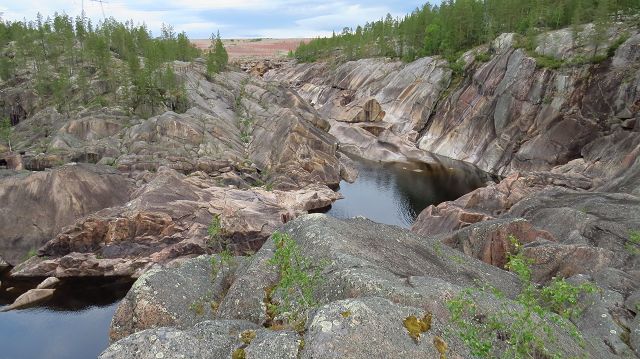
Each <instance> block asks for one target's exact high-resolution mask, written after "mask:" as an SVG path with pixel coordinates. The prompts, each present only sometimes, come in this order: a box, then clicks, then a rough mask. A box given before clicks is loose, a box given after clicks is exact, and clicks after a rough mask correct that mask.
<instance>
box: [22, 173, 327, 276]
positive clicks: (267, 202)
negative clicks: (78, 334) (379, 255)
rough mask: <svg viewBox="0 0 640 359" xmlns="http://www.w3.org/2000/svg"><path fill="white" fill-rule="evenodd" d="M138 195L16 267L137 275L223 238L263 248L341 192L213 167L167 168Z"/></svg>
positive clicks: (47, 272)
mask: <svg viewBox="0 0 640 359" xmlns="http://www.w3.org/2000/svg"><path fill="white" fill-rule="evenodd" d="M131 198H132V200H131V201H129V202H127V203H126V204H125V205H122V206H117V207H111V208H107V209H104V210H101V211H98V212H95V213H93V214H91V215H89V216H86V217H84V218H82V219H80V220H78V221H77V222H76V223H75V224H73V225H70V226H68V227H66V228H65V229H64V230H63V231H62V232H61V233H60V234H58V235H57V236H55V237H54V238H53V239H51V240H50V241H49V242H47V243H46V244H45V245H44V246H43V247H42V248H40V250H39V251H38V254H39V256H40V257H39V258H33V259H31V260H29V261H27V262H24V263H22V264H21V265H20V266H17V267H16V268H14V269H13V271H12V275H14V276H56V277H73V276H105V275H106V276H133V277H137V276H139V275H140V274H142V273H143V272H144V270H146V269H147V268H148V267H149V266H150V265H151V264H152V263H166V262H168V261H170V260H172V259H175V258H178V257H183V256H192V255H201V254H205V253H207V252H210V251H212V250H215V251H219V250H220V248H221V245H222V243H226V244H227V245H228V246H229V248H230V249H233V250H234V251H236V252H238V253H241V252H249V251H255V250H257V249H258V248H260V246H261V245H262V243H263V242H264V241H265V239H266V238H267V237H268V236H269V235H271V233H272V232H273V231H274V230H275V229H277V228H278V227H280V226H281V225H282V224H283V223H285V222H287V221H289V220H291V219H292V218H295V217H296V216H298V215H300V214H303V213H306V212H307V211H310V210H313V209H316V208H324V207H327V206H329V205H330V204H331V203H332V202H333V201H335V200H336V199H338V198H339V194H337V193H336V192H334V191H332V190H331V189H329V188H328V187H326V186H322V185H309V186H308V187H306V188H303V189H299V190H295V191H286V192H285V191H278V190H274V191H267V190H265V189H259V188H255V189H251V190H240V189H232V188H227V187H219V186H218V183H217V182H216V180H215V179H214V178H212V177H210V176H207V175H205V174H200V175H191V176H185V175H182V174H180V173H178V172H176V171H175V170H172V169H169V168H161V169H160V171H159V172H158V173H157V174H155V175H154V176H153V178H152V180H151V181H150V182H149V183H147V184H146V185H143V186H142V187H140V188H138V189H137V190H136V191H135V192H134V193H132V195H131ZM214 215H215V216H218V218H219V219H220V224H219V227H220V231H221V233H220V238H218V239H216V240H215V241H212V240H211V239H210V238H209V234H208V233H207V232H208V231H207V230H208V227H209V226H210V225H211V222H212V218H213V217H214ZM214 242H215V243H214Z"/></svg>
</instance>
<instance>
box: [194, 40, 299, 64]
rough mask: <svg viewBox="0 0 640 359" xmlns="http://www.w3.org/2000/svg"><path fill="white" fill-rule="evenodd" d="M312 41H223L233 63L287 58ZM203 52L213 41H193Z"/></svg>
mask: <svg viewBox="0 0 640 359" xmlns="http://www.w3.org/2000/svg"><path fill="white" fill-rule="evenodd" d="M309 41H311V39H303V38H291V39H227V40H223V43H224V46H225V48H226V49H227V52H228V53H229V59H230V60H231V61H233V60H236V59H243V58H277V57H286V56H287V54H288V53H289V51H294V50H295V49H297V48H298V46H299V45H300V43H301V42H304V43H308V42H309ZM192 43H193V44H194V45H195V46H196V47H197V48H199V49H201V50H206V49H208V48H209V46H210V45H211V40H209V39H206V40H192Z"/></svg>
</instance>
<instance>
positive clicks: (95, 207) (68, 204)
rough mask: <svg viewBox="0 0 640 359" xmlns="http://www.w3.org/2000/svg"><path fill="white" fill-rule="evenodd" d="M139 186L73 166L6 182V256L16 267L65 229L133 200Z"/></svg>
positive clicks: (0, 187) (2, 212)
mask: <svg viewBox="0 0 640 359" xmlns="http://www.w3.org/2000/svg"><path fill="white" fill-rule="evenodd" d="M132 190H133V183H132V181H130V180H129V179H127V178H126V177H125V176H122V175H120V174H119V173H118V172H117V171H115V170H114V169H112V168H110V167H107V166H91V165H85V164H77V165H67V166H62V167H58V168H56V169H54V170H52V171H47V172H37V173H33V174H30V175H25V174H18V175H16V176H11V177H6V178H2V179H0V202H1V203H2V206H1V207H0V227H1V228H2V236H1V240H0V252H1V253H2V256H3V257H4V258H5V260H7V261H8V262H9V263H10V264H13V265H16V264H18V263H20V261H21V260H23V259H24V258H25V256H26V255H27V252H29V251H30V250H31V251H33V250H36V249H37V248H39V247H40V246H42V245H44V244H45V243H46V242H47V241H49V240H50V239H52V238H53V237H55V235H56V234H57V233H59V232H60V231H61V230H62V229H63V228H64V227H65V226H67V225H70V224H72V223H74V222H75V221H76V220H78V219H80V218H82V217H84V216H86V215H88V214H90V213H93V212H96V211H99V210H101V209H104V208H108V207H112V206H118V205H121V204H123V203H125V202H127V201H128V200H129V196H130V193H131V192H132Z"/></svg>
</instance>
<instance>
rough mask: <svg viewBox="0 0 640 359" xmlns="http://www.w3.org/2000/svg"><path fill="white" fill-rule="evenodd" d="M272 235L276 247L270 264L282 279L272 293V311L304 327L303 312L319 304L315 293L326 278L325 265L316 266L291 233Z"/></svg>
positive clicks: (292, 324)
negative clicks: (323, 275)
mask: <svg viewBox="0 0 640 359" xmlns="http://www.w3.org/2000/svg"><path fill="white" fill-rule="evenodd" d="M272 238H273V241H274V242H275V246H276V250H275V252H274V255H273V258H271V259H270V260H269V264H272V265H274V266H276V268H277V269H278V273H279V281H278V283H277V284H276V285H275V287H274V288H273V289H272V290H270V291H269V293H268V296H269V297H270V300H271V303H270V306H271V307H270V308H268V310H269V311H270V312H271V313H272V314H273V315H274V316H278V315H282V316H284V317H285V318H286V320H287V321H288V323H289V325H291V326H292V327H293V328H296V329H300V328H301V327H303V326H304V320H305V319H306V318H305V317H304V316H303V315H304V314H306V311H307V310H308V309H310V308H313V307H316V306H317V305H318V302H317V301H316V300H315V297H314V292H315V290H316V289H317V287H318V285H319V284H320V282H321V280H322V276H321V271H322V268H323V267H324V265H322V264H320V265H313V264H312V263H311V262H310V261H309V259H307V258H306V257H304V256H303V255H302V254H301V253H300V249H299V248H298V245H297V244H296V242H295V241H294V240H293V239H292V238H291V236H290V235H288V234H286V233H281V232H275V233H274V234H273V236H272ZM276 298H277V300H278V301H279V302H278V303H277V304H276V303H273V302H274V301H275V300H276Z"/></svg>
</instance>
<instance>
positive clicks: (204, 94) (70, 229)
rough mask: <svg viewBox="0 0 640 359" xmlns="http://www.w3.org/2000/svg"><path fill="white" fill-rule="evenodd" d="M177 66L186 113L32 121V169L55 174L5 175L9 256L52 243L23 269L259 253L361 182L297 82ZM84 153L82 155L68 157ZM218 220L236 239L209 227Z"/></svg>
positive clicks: (135, 265)
mask: <svg viewBox="0 0 640 359" xmlns="http://www.w3.org/2000/svg"><path fill="white" fill-rule="evenodd" d="M174 70H175V71H176V73H177V74H178V76H179V77H180V78H181V79H182V80H183V81H184V82H185V87H186V88H188V89H189V91H187V97H188V102H189V109H188V110H187V111H186V112H185V113H175V112H172V111H166V112H164V113H161V114H159V115H156V116H153V117H150V118H140V117H138V116H137V115H135V114H130V113H126V112H124V111H123V110H122V109H120V108H118V107H104V108H96V107H93V108H90V109H83V108H78V109H74V110H73V111H72V112H70V113H68V114H65V115H64V116H63V115H61V114H60V113H58V112H57V111H56V110H55V109H53V108H41V105H38V104H36V105H34V106H33V108H32V109H30V110H29V111H28V115H26V116H25V117H24V118H21V120H20V122H19V123H18V125H17V126H15V127H14V133H15V136H16V139H17V140H16V144H15V146H16V147H19V148H21V152H22V153H23V155H21V156H18V158H19V161H21V166H22V167H24V169H26V170H31V171H43V170H45V169H48V168H53V170H51V171H45V172H38V173H32V174H28V172H26V171H22V172H20V171H13V172H11V173H10V174H9V175H7V176H4V174H3V177H2V179H0V199H1V201H2V203H3V206H2V209H1V210H0V212H2V213H3V215H2V219H0V225H2V227H3V235H2V236H1V237H0V251H1V252H2V254H3V257H4V258H5V259H6V260H7V261H9V263H11V264H13V265H18V264H20V262H21V261H23V260H24V259H25V258H26V254H27V253H28V252H29V251H31V252H33V251H35V250H37V253H38V256H36V257H32V258H29V259H28V260H27V261H26V262H24V263H21V265H18V266H17V267H16V268H14V270H13V272H12V275H13V276H27V277H40V276H45V277H46V276H56V277H82V276H133V277H137V276H139V275H141V274H142V273H143V272H144V271H145V270H147V269H148V268H150V267H151V266H152V265H153V264H154V263H167V262H169V261H171V260H174V259H177V258H181V257H193V256H197V255H201V254H205V253H211V252H215V251H219V250H220V249H221V248H222V244H224V246H229V248H230V249H231V250H234V251H236V252H237V253H243V252H248V251H256V250H257V249H258V248H260V245H261V244H262V242H263V241H264V240H265V239H266V238H267V237H269V235H271V233H272V232H273V231H274V230H275V229H276V228H278V227H280V226H281V225H282V224H284V223H286V222H287V221H290V220H291V219H293V218H295V217H296V216H298V215H300V214H303V213H306V212H307V211H310V210H315V209H319V208H325V207H327V206H329V205H330V204H331V203H332V202H333V201H335V200H336V199H338V198H340V195H339V194H337V193H336V192H334V191H333V190H331V189H330V187H335V186H337V185H338V183H339V182H340V181H341V179H342V176H345V177H347V178H348V179H350V180H353V179H354V178H355V173H354V171H353V169H352V167H351V166H349V165H348V162H346V161H345V160H340V159H339V157H340V154H338V152H337V141H336V140H335V138H334V137H333V136H332V135H330V134H329V133H327V130H328V129H329V125H328V123H327V121H326V120H324V119H322V118H321V117H320V116H319V114H318V113H317V111H316V110H315V109H313V107H311V106H309V105H308V104H307V103H306V102H305V101H304V100H303V99H302V98H300V97H299V96H298V95H297V94H296V93H295V92H294V91H292V90H290V89H287V88H285V87H284V86H278V85H275V84H271V83H267V82H265V81H262V80H261V79H256V78H253V77H251V76H249V75H247V74H244V73H240V72H232V71H230V72H224V73H221V74H219V75H217V76H214V77H213V78H209V77H207V76H205V71H204V65H203V64H202V63H199V62H197V61H196V62H195V63H193V64H186V63H181V62H176V63H174ZM39 106H40V107H39ZM367 108H369V107H367ZM42 149H45V150H44V151H43V150H42ZM40 151H42V152H40ZM4 157H6V156H3V158H4ZM5 161H6V160H5ZM72 161H75V162H78V163H82V164H78V165H76V166H70V165H67V166H62V167H60V165H62V164H65V163H69V162H72ZM17 168H18V167H16V169H17ZM27 174H28V175H27ZM213 218H218V219H219V221H220V227H221V229H222V230H223V233H222V234H221V236H220V237H221V238H219V240H217V241H218V242H223V243H222V244H221V243H211V242H212V241H211V240H210V238H209V237H210V236H209V234H208V233H207V229H208V227H209V226H210V224H211V223H212V220H213ZM3 221H4V222H3Z"/></svg>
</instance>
